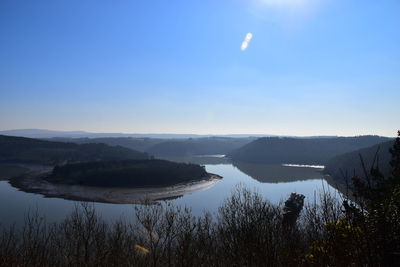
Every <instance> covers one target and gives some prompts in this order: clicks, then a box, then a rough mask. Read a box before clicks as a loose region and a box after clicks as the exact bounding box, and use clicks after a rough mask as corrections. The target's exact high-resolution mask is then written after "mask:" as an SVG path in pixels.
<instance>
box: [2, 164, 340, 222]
mask: <svg viewBox="0 0 400 267" xmlns="http://www.w3.org/2000/svg"><path fill="white" fill-rule="evenodd" d="M205 166H206V170H207V171H208V172H211V173H215V174H218V175H220V176H222V177H223V179H222V180H221V181H220V182H218V183H217V184H215V185H214V186H213V187H211V188H209V189H207V190H203V191H197V192H194V193H191V194H188V195H184V196H182V197H181V198H178V199H175V200H170V201H171V202H172V203H173V204H175V205H182V206H187V207H189V208H191V209H192V212H193V214H195V215H201V214H202V213H203V212H204V211H209V212H216V211H217V210H218V207H219V206H220V205H221V203H222V202H223V201H224V199H226V198H227V197H229V196H230V195H231V193H232V192H233V191H234V190H235V188H236V187H237V186H238V185H242V186H245V187H247V188H249V189H251V190H255V191H257V192H259V193H260V194H261V195H262V196H263V197H264V198H265V199H267V200H269V201H271V202H273V203H280V202H281V201H284V200H285V199H287V198H288V196H289V195H290V193H291V192H297V193H300V194H303V195H305V196H306V200H307V201H311V202H314V199H315V195H317V197H318V193H319V192H320V191H321V190H325V191H330V192H332V193H334V194H339V193H338V192H337V191H336V189H334V188H333V187H331V186H330V185H329V184H328V183H327V182H326V181H325V180H324V179H323V175H322V174H321V175H319V174H317V175H315V174H314V175H313V176H312V179H308V180H304V177H301V179H302V180H298V181H291V182H278V183H262V182H259V181H257V180H255V179H253V178H252V177H250V176H249V175H247V174H245V173H243V172H241V171H240V170H239V169H238V168H236V167H235V166H233V165H231V164H219V165H205ZM288 168H290V167H288ZM278 175H279V174H278ZM318 176H320V178H315V177H318ZM79 203H80V202H79V201H73V200H65V199H60V198H46V197H44V196H42V195H40V194H34V193H25V192H22V191H19V190H18V189H16V188H14V187H12V186H11V185H10V184H9V183H8V182H7V181H0V224H1V225H3V226H8V225H11V224H13V223H15V224H17V225H20V224H21V223H22V222H23V220H24V217H25V216H26V215H27V214H28V213H29V212H31V213H32V212H38V213H39V214H40V215H42V216H44V217H45V218H46V220H47V221H48V222H58V221H61V220H62V219H64V218H65V216H67V215H68V214H69V213H71V212H72V210H73V209H74V207H75V206H76V205H77V204H79ZM94 205H95V208H96V210H97V212H98V213H99V214H100V215H101V216H102V217H103V218H104V219H106V220H108V221H114V220H116V219H119V218H123V219H124V220H128V221H129V220H131V219H132V218H133V214H134V206H135V205H132V204H106V203H95V204H94Z"/></svg>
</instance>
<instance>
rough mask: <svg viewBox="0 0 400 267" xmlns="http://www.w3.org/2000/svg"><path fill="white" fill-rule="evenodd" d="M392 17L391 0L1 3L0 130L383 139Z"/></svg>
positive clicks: (396, 36) (398, 59)
mask: <svg viewBox="0 0 400 267" xmlns="http://www.w3.org/2000/svg"><path fill="white" fill-rule="evenodd" d="M399 14H400V1H399V0H382V1H376V0H374V1H372V0H229V1H228V0H218V1H217V0H201V1H200V0H199V1H194V0H193V1H192V0H191V1H188V0H180V1H175V0H170V1H165V0H158V1H154V0H130V1H128V0H103V1H100V0H96V1H95V0H93V1H89V0H47V1H40V0H35V1H31V0H26V1H20V0H1V1H0V130H6V129H20V128H42V129H43V128H44V129H54V130H86V131H93V132H129V133H199V134H227V133H262V134H285V135H359V134H379V135H387V136H393V135H395V134H396V131H397V130H398V129H399V128H400V109H399V106H400V105H399V103H400V15H399ZM247 33H252V35H253V38H252V39H251V41H250V43H249V46H248V48H247V49H246V50H245V51H242V50H241V44H242V41H243V40H244V39H245V36H246V34H247Z"/></svg>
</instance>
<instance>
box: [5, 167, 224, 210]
mask: <svg viewBox="0 0 400 267" xmlns="http://www.w3.org/2000/svg"><path fill="white" fill-rule="evenodd" d="M221 178H222V177H220V176H218V175H215V174H210V173H207V172H206V170H205V168H204V167H203V166H200V165H196V164H190V163H177V162H171V161H167V160H159V159H149V160H120V161H95V162H81V163H71V164H66V165H62V166H55V167H54V168H53V170H52V171H51V172H48V173H41V174H40V175H32V174H29V175H25V176H21V177H17V178H13V179H11V180H10V183H11V184H12V185H13V186H15V187H17V188H19V189H21V190H23V191H26V192H35V193H40V194H43V195H45V196H46V197H62V198H65V199H72V200H82V201H96V202H108V203H143V202H152V201H155V200H160V199H170V198H175V197H179V196H182V195H184V194H187V193H191V192H194V191H198V190H204V189H207V188H209V187H210V186H212V185H214V184H215V183H216V182H218V181H219V180H220V179H221Z"/></svg>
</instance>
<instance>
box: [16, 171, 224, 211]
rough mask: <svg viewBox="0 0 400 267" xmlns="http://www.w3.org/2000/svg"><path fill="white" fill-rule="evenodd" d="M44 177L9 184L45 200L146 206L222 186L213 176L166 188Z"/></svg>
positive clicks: (27, 177) (26, 178)
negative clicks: (101, 184) (54, 180)
mask: <svg viewBox="0 0 400 267" xmlns="http://www.w3.org/2000/svg"><path fill="white" fill-rule="evenodd" d="M40 177H41V176H33V175H29V176H26V177H20V178H18V179H11V180H10V181H9V183H10V184H11V185H12V186H14V187H16V188H18V189H19V190H21V191H24V192H29V193H37V194H41V195H44V196H45V197H50V198H51V197H53V198H63V199H68V200H77V201H90V202H103V203H114V204H144V203H154V202H155V201H157V200H163V199H173V198H177V197H180V196H183V195H185V194H190V193H193V192H196V191H200V190H206V189H208V188H210V187H212V186H213V185H214V184H216V183H218V182H219V181H220V180H221V178H222V177H220V176H219V175H216V174H210V176H209V177H205V178H204V179H203V180H200V181H194V182H190V183H185V184H177V185H173V186H166V187H151V188H150V187H149V188H123V187H96V186H79V185H62V184H53V183H49V182H47V181H45V180H43V179H41V178H40Z"/></svg>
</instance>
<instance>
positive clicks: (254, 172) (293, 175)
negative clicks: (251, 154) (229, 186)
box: [232, 162, 323, 183]
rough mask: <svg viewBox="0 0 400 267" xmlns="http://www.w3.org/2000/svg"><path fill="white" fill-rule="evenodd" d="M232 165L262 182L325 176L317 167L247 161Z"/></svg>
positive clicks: (289, 180) (284, 181)
mask: <svg viewBox="0 0 400 267" xmlns="http://www.w3.org/2000/svg"><path fill="white" fill-rule="evenodd" d="M232 165H233V166H235V167H236V168H238V169H239V170H240V171H241V172H243V173H245V174H247V175H249V176H251V177H252V178H253V179H255V180H257V181H259V182H261V183H288V182H295V181H304V180H311V179H321V178H323V174H322V173H321V170H320V169H317V168H303V167H292V166H282V165H270V164H255V163H246V162H233V163H232Z"/></svg>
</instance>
